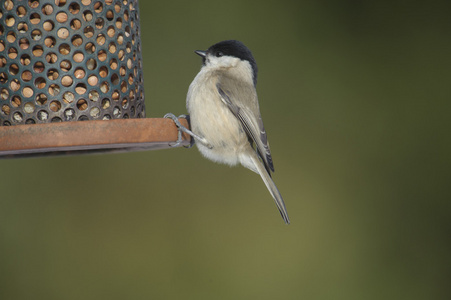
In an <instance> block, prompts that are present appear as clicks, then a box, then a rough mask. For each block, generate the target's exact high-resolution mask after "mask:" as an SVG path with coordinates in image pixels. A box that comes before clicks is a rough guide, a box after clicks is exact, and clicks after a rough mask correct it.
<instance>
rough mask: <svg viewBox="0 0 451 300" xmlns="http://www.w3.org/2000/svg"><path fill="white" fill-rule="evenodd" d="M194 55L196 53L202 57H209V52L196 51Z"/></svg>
mask: <svg viewBox="0 0 451 300" xmlns="http://www.w3.org/2000/svg"><path fill="white" fill-rule="evenodd" d="M194 53H196V54H197V55H199V56H202V57H205V56H207V51H202V50H196V51H194Z"/></svg>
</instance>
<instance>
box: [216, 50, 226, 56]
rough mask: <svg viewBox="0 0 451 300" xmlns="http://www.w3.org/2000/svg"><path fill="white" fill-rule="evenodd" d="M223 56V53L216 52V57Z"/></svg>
mask: <svg viewBox="0 0 451 300" xmlns="http://www.w3.org/2000/svg"><path fill="white" fill-rule="evenodd" d="M223 55H224V53H222V52H221V51H219V52H216V57H221V56H223Z"/></svg>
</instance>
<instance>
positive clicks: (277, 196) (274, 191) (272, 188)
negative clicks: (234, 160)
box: [251, 152, 290, 224]
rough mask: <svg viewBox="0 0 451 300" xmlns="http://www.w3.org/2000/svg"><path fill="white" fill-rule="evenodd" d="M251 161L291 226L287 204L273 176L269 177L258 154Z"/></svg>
mask: <svg viewBox="0 0 451 300" xmlns="http://www.w3.org/2000/svg"><path fill="white" fill-rule="evenodd" d="M251 160H252V162H253V163H254V166H255V168H256V169H257V172H258V174H260V176H261V177H262V179H263V182H264V183H265V185H266V187H267V188H268V190H269V192H270V193H271V195H272V197H273V198H274V202H276V205H277V208H278V209H279V212H280V215H281V216H282V219H283V220H284V221H285V223H286V224H290V219H289V218H288V213H287V209H286V207H285V203H284V202H283V198H282V195H281V194H280V192H279V190H278V189H277V187H276V184H275V183H274V181H273V180H272V178H271V176H269V173H268V171H267V170H266V169H265V167H264V166H263V164H262V162H261V161H260V159H259V158H258V156H257V153H255V152H252V154H251Z"/></svg>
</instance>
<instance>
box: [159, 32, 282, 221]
mask: <svg viewBox="0 0 451 300" xmlns="http://www.w3.org/2000/svg"><path fill="white" fill-rule="evenodd" d="M194 52H195V53H196V54H197V55H199V56H200V57H201V58H202V66H201V69H200V71H199V73H198V74H197V75H196V77H195V78H194V80H193V81H192V83H191V84H190V86H189V89H188V93H187V97H186V108H187V111H188V115H182V116H179V117H184V118H187V119H188V121H189V124H190V127H191V130H190V129H188V128H186V127H184V126H182V125H181V124H180V122H179V121H178V118H179V117H176V116H175V115H174V114H172V113H169V114H166V115H165V117H166V118H171V119H172V120H173V121H174V122H175V124H176V125H177V127H178V130H179V139H178V141H177V143H176V144H175V145H179V144H180V143H181V132H185V133H188V134H189V135H191V136H192V137H193V138H192V139H191V141H192V143H193V142H194V143H195V144H196V146H197V148H198V150H199V151H200V153H201V154H202V155H203V156H204V157H206V158H207V159H210V160H212V161H214V162H218V163H223V164H227V165H230V166H235V165H238V164H241V165H242V166H244V167H245V168H247V169H250V170H251V171H253V172H255V173H257V174H259V175H260V176H261V178H262V179H263V182H264V183H265V185H266V187H267V189H268V190H269V192H270V194H271V195H272V197H273V198H274V201H275V204H276V206H277V208H278V209H279V212H280V214H281V216H282V219H283V220H284V221H285V223H286V224H290V219H289V217H288V213H287V209H286V207H285V203H284V201H283V198H282V195H281V194H280V192H279V190H278V189H277V187H276V185H275V183H274V181H273V180H272V176H271V173H272V172H274V163H273V159H272V156H271V151H270V148H269V143H268V138H267V134H266V130H265V128H264V126H263V120H262V117H261V113H260V108H259V102H258V97H257V91H256V85H257V73H258V68H257V63H256V61H255V59H254V56H253V55H252V52H251V51H250V50H249V48H247V47H246V46H245V45H244V44H243V43H242V42H240V41H237V40H225V41H221V42H219V43H216V44H214V45H212V46H211V47H209V48H208V49H207V50H205V51H203V50H196V51H194ZM191 146H192V144H191Z"/></svg>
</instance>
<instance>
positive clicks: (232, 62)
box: [207, 55, 240, 68]
mask: <svg viewBox="0 0 451 300" xmlns="http://www.w3.org/2000/svg"><path fill="white" fill-rule="evenodd" d="M239 61H240V59H239V58H237V57H232V56H221V57H216V56H210V55H208V57H207V64H209V65H211V66H212V67H216V68H231V67H236V65H237V64H238V62H239Z"/></svg>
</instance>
